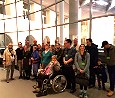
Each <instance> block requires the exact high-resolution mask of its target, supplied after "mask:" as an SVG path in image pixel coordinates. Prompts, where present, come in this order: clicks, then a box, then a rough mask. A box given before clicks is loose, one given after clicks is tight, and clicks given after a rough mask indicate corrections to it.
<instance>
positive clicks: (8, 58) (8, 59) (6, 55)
mask: <svg viewBox="0 0 115 98" xmlns="http://www.w3.org/2000/svg"><path fill="white" fill-rule="evenodd" d="M12 52H13V54H14V61H15V65H16V64H17V56H16V51H15V50H12ZM3 61H4V65H5V66H9V65H11V64H12V59H11V53H10V52H9V50H8V48H6V49H5V51H4V54H3Z"/></svg>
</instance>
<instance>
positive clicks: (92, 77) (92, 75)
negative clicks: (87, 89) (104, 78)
mask: <svg viewBox="0 0 115 98" xmlns="http://www.w3.org/2000/svg"><path fill="white" fill-rule="evenodd" d="M89 71H90V77H89V86H90V85H93V86H95V81H96V78H95V69H94V68H90V69H89Z"/></svg>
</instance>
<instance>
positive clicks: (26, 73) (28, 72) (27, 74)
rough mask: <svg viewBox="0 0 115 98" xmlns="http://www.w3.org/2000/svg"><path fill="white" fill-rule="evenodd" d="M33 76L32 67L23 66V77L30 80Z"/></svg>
mask: <svg viewBox="0 0 115 98" xmlns="http://www.w3.org/2000/svg"><path fill="white" fill-rule="evenodd" d="M30 75H31V65H28V66H23V77H24V78H27V79H30Z"/></svg>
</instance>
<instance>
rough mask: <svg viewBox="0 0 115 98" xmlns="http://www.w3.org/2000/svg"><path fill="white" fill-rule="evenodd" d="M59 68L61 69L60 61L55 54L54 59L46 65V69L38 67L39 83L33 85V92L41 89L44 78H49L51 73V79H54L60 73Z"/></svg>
mask: <svg viewBox="0 0 115 98" xmlns="http://www.w3.org/2000/svg"><path fill="white" fill-rule="evenodd" d="M59 70H60V63H59V62H58V61H57V57H56V56H55V55H53V56H52V60H51V61H50V63H49V64H48V65H47V66H46V67H45V69H38V79H37V82H38V85H37V86H36V85H34V86H33V87H34V88H35V90H34V91H33V93H37V92H39V90H40V89H41V87H42V84H43V81H44V79H49V76H50V75H51V77H50V79H53V78H54V77H55V76H56V75H58V74H59Z"/></svg>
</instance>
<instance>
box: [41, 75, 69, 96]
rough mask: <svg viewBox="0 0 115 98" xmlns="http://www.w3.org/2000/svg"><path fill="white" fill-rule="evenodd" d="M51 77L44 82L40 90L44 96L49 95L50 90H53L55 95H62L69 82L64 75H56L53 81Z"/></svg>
mask: <svg viewBox="0 0 115 98" xmlns="http://www.w3.org/2000/svg"><path fill="white" fill-rule="evenodd" d="M51 76H52V75H50V76H49V78H48V79H44V80H43V83H42V87H41V89H40V92H41V93H42V95H47V93H48V90H49V89H52V90H53V91H54V92H55V93H61V92H63V91H64V90H65V89H66V86H67V80H66V78H65V76H64V75H61V74H59V75H56V76H55V77H54V78H53V79H51V78H50V77H51Z"/></svg>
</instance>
